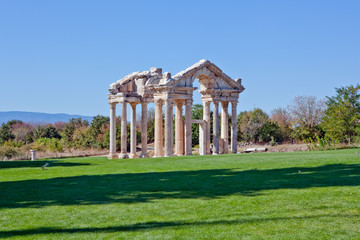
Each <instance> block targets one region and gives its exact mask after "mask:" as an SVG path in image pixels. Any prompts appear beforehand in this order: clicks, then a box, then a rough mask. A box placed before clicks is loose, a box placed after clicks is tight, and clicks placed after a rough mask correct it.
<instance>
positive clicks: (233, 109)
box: [231, 102, 237, 153]
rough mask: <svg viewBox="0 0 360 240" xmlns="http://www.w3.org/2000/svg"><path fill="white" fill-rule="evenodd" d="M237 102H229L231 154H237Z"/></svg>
mask: <svg viewBox="0 0 360 240" xmlns="http://www.w3.org/2000/svg"><path fill="white" fill-rule="evenodd" d="M236 106H237V102H231V152H232V153H237V129H236V127H237V112H236Z"/></svg>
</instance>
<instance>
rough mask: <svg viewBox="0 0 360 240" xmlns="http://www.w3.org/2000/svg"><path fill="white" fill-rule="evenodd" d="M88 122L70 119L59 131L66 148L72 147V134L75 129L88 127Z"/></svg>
mask: <svg viewBox="0 0 360 240" xmlns="http://www.w3.org/2000/svg"><path fill="white" fill-rule="evenodd" d="M88 126H89V122H88V121H86V120H82V119H81V118H72V119H70V121H69V122H68V123H66V124H65V126H64V127H63V128H62V130H61V135H62V137H63V138H64V141H65V143H66V145H67V146H73V143H72V141H73V134H74V132H75V129H78V128H81V127H88Z"/></svg>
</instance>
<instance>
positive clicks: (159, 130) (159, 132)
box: [154, 99, 164, 157]
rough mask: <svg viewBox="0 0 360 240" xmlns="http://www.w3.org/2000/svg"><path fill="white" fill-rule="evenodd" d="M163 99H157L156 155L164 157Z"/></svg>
mask: <svg viewBox="0 0 360 240" xmlns="http://www.w3.org/2000/svg"><path fill="white" fill-rule="evenodd" d="M162 105H163V101H162V100H160V99H157V100H155V147H154V157H162V156H163V155H164V147H163V146H164V145H163V139H164V138H163V119H162Z"/></svg>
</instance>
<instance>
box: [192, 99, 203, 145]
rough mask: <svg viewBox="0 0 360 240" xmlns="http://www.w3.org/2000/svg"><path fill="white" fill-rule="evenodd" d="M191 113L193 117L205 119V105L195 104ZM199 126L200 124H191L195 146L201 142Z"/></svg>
mask: <svg viewBox="0 0 360 240" xmlns="http://www.w3.org/2000/svg"><path fill="white" fill-rule="evenodd" d="M191 114H192V119H203V105H201V104H195V105H193V106H192V111H191ZM199 128H200V126H199V124H191V141H192V145H193V146H195V145H198V144H199Z"/></svg>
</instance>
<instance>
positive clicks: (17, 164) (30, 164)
mask: <svg viewBox="0 0 360 240" xmlns="http://www.w3.org/2000/svg"><path fill="white" fill-rule="evenodd" d="M46 163H49V166H48V167H75V166H84V165H90V164H89V163H74V162H62V161H56V160H47V161H46V160H41V161H39V160H37V161H4V162H0V170H1V169H5V168H40V167H41V166H43V165H45V164H46Z"/></svg>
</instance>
